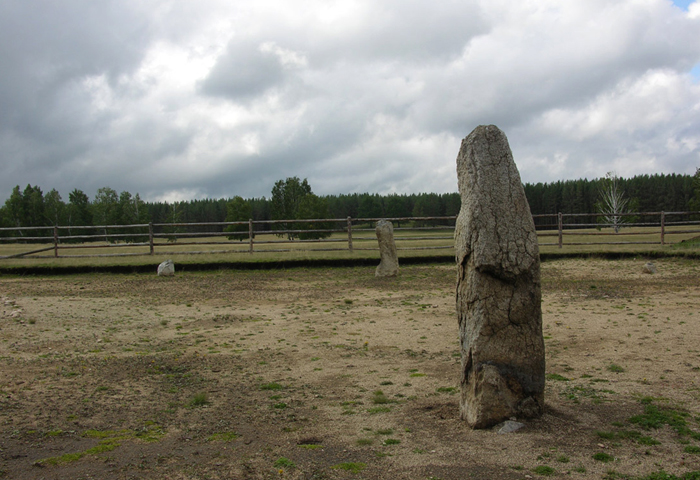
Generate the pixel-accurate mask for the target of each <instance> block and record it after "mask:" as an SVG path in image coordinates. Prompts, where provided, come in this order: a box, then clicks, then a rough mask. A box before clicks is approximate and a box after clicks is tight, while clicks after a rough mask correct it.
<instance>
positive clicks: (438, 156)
mask: <svg viewBox="0 0 700 480" xmlns="http://www.w3.org/2000/svg"><path fill="white" fill-rule="evenodd" d="M699 4H700V3H698V2H697V1H696V2H695V3H692V4H691V5H690V6H689V8H688V11H687V12H684V11H683V10H681V9H679V8H676V7H674V6H673V5H672V4H671V3H670V2H669V1H668V0H626V1H618V0H615V1H613V0H590V1H586V2H562V1H560V0H537V1H535V0H530V1H528V0H525V1H522V2H516V3H513V2H510V1H506V0H489V1H486V0H479V1H477V0H474V1H469V2H464V1H456V0H454V1H445V2H438V3H435V2H428V1H425V0H410V1H409V0H389V1H385V2H370V1H368V0H363V1H360V0H343V1H328V0H303V1H299V2H279V1H273V0H261V1H256V2H243V1H226V0H207V1H203V2H199V3H197V4H196V5H195V4H194V3H191V2H165V1H163V2H155V3H153V4H149V6H148V7H147V6H146V5H145V4H143V3H141V2H129V1H126V2H113V3H111V2H107V3H102V4H99V5H101V6H97V5H98V4H95V5H92V6H91V7H90V8H89V9H88V12H87V13H88V15H87V16H85V7H84V5H83V4H82V3H81V2H78V1H77V0H76V1H67V2H65V3H64V4H62V8H60V9H56V8H53V7H51V5H52V4H51V3H50V2H44V3H41V4H39V3H37V4H34V3H33V2H26V3H22V4H19V3H17V2H7V3H4V4H2V6H0V64H2V65H3V66H7V67H8V68H4V69H3V70H4V71H8V72H10V74H7V75H5V76H4V77H3V78H2V79H0V149H2V151H3V152H9V153H8V155H4V156H3V157H1V158H0V167H2V169H3V172H8V174H6V175H3V177H2V178H1V179H0V197H2V194H1V192H5V197H7V196H9V192H10V191H11V189H12V187H13V186H14V185H15V184H26V183H32V184H39V185H41V186H42V187H43V188H44V189H45V190H48V189H50V188H53V187H55V188H57V189H59V191H62V192H64V196H65V193H66V192H67V191H68V190H70V189H72V188H76V187H77V188H82V189H84V190H85V191H86V192H93V191H95V190H96V189H97V188H99V187H101V186H104V185H110V186H112V187H113V188H115V189H116V190H118V191H119V190H129V191H131V192H133V193H135V192H137V191H138V192H140V193H141V195H142V197H144V198H152V199H165V198H183V197H182V196H183V195H193V196H197V197H200V196H202V195H209V196H214V197H218V196H233V195H242V196H262V195H269V192H270V189H271V188H272V185H273V183H274V182H275V181H276V180H278V179H280V178H284V177H286V176H293V175H296V176H300V177H302V178H303V177H308V178H309V180H310V182H311V184H312V187H313V188H314V191H315V192H317V193H344V192H350V191H376V192H382V193H387V192H420V191H431V190H432V191H454V190H455V189H456V180H455V173H454V162H455V157H456V154H457V150H458V149H459V142H460V139H461V138H462V137H464V136H466V135H467V134H468V133H469V131H471V130H472V129H473V128H474V127H475V126H477V125H478V124H484V123H495V124H497V125H498V126H499V127H501V128H502V129H503V130H504V131H505V132H506V134H507V135H508V136H509V139H510V143H511V147H512V148H513V151H514V155H515V159H516V163H517V164H518V166H519V168H520V170H521V174H522V178H523V180H525V181H529V182H537V181H553V180H558V179H565V178H578V177H583V176H587V177H589V178H590V177H596V176H601V175H604V174H605V172H607V171H609V170H610V169H611V165H612V166H614V167H615V169H616V170H617V171H618V173H619V174H621V175H632V174H637V173H656V172H662V171H663V172H679V173H693V172H694V169H695V167H696V166H697V165H698V164H700V150H699V149H700V147H699V145H700V138H699V135H700V134H699V133H698V129H697V125H699V124H700V122H699V120H700V118H699V117H700V106H699V105H700V90H699V89H700V86H699V85H698V83H697V82H695V83H693V81H692V78H691V76H690V75H689V73H688V72H690V70H691V69H692V68H693V67H694V66H695V65H697V64H699V63H700V41H698V36H697V32H698V31H700V10H698V8H699V7H698V5H699ZM20 5H21V7H20ZM42 8H45V9H47V10H41V9H42ZM45 11H47V12H49V13H42V12H45ZM57 20H60V21H57ZM3 32H4V33H3ZM76 182H82V183H80V184H76Z"/></svg>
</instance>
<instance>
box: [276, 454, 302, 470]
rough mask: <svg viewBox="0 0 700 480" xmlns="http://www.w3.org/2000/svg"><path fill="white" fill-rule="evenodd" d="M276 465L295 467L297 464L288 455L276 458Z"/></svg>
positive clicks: (279, 466) (278, 466)
mask: <svg viewBox="0 0 700 480" xmlns="http://www.w3.org/2000/svg"><path fill="white" fill-rule="evenodd" d="M274 466H275V467H277V468H295V467H296V466H297V465H296V463H294V462H293V461H291V460H290V459H288V458H286V457H280V458H278V459H277V460H275V463H274Z"/></svg>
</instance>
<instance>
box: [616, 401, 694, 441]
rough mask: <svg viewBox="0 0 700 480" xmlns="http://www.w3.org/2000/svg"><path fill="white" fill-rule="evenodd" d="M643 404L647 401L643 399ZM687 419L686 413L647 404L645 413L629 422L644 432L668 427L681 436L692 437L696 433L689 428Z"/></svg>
mask: <svg viewBox="0 0 700 480" xmlns="http://www.w3.org/2000/svg"><path fill="white" fill-rule="evenodd" d="M642 402H643V403H644V402H645V399H642ZM686 417H688V414H687V413H686V412H681V411H677V410H673V409H670V408H664V409H662V408H659V407H658V406H657V405H654V404H653V403H646V404H645V405H644V413H642V414H640V415H634V416H632V417H630V419H629V421H630V423H634V424H636V425H639V427H640V428H643V429H644V430H651V429H658V428H661V427H663V426H664V425H668V426H669V427H671V428H672V429H674V430H675V431H676V432H677V433H678V434H679V435H690V434H692V433H694V432H692V431H691V430H690V428H688V422H687V421H686Z"/></svg>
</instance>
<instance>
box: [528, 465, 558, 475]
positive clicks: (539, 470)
mask: <svg viewBox="0 0 700 480" xmlns="http://www.w3.org/2000/svg"><path fill="white" fill-rule="evenodd" d="M532 471H533V472H534V473H536V474H537V475H542V476H545V477H548V476H550V475H556V473H557V471H556V470H554V469H553V468H552V467H549V466H547V465H538V466H536V467H535V468H533V469H532Z"/></svg>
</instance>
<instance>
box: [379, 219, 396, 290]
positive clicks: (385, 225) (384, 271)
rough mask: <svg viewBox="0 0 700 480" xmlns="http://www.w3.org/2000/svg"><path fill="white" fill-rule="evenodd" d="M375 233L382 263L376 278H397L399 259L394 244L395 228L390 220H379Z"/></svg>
mask: <svg viewBox="0 0 700 480" xmlns="http://www.w3.org/2000/svg"><path fill="white" fill-rule="evenodd" d="M375 231H376V232H377V241H378V242H379V258H380V262H379V265H377V270H376V271H375V272H374V276H375V277H395V276H396V275H398V274H399V257H398V255H397V254H396V242H394V226H393V225H392V224H391V222H390V221H388V220H379V221H378V222H377V228H376V230H375Z"/></svg>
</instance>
